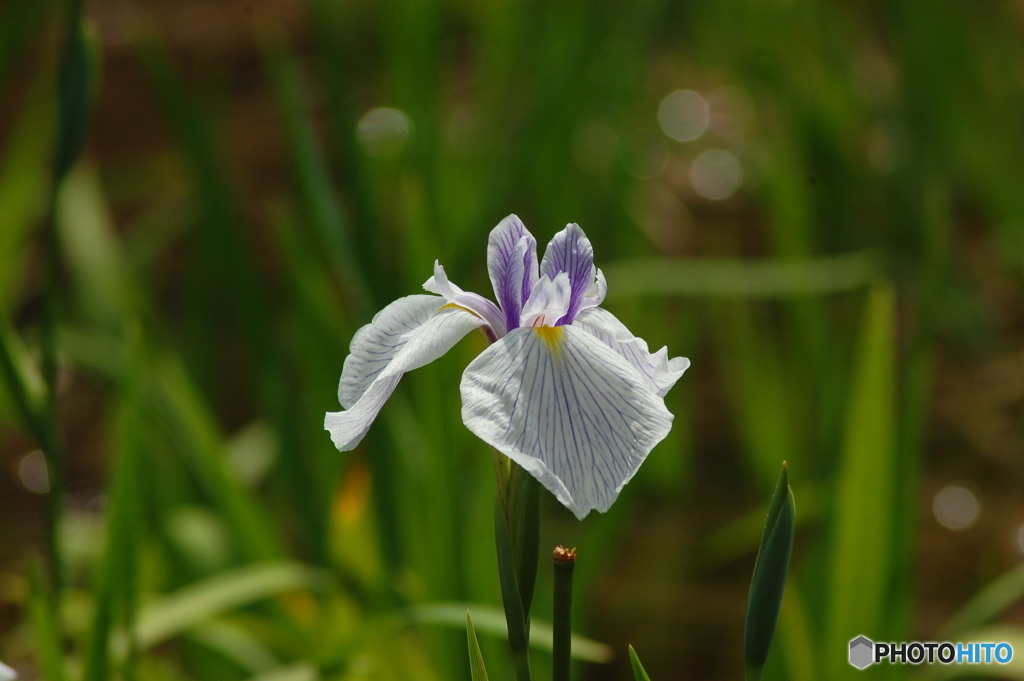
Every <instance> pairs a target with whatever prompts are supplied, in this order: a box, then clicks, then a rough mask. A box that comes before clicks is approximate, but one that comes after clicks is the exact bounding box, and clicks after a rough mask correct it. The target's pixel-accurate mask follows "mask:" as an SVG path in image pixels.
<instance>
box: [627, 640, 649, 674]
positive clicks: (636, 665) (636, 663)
mask: <svg viewBox="0 0 1024 681" xmlns="http://www.w3.org/2000/svg"><path fill="white" fill-rule="evenodd" d="M629 664H630V666H632V667H633V678H634V679H635V681H651V677H649V676H647V671H646V670H645V669H644V666H643V665H642V664H640V656H639V655H637V654H636V651H635V650H633V646H632V645H630V646H629Z"/></svg>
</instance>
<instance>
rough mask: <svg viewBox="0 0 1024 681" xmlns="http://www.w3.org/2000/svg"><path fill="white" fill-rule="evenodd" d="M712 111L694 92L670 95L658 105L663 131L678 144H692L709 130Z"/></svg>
mask: <svg viewBox="0 0 1024 681" xmlns="http://www.w3.org/2000/svg"><path fill="white" fill-rule="evenodd" d="M710 121H711V109H710V107H708V103H707V100H706V99H704V98H703V97H701V96H700V95H699V94H697V93H696V92H694V91H693V90H676V91H675V92H672V93H669V94H668V95H666V96H665V98H664V99H662V100H661V104H659V105H658V125H660V126H661V131H662V132H664V133H665V134H666V135H668V136H669V137H671V138H672V139H674V140H676V141H677V142H691V141H693V140H695V139H697V138H698V137H700V136H701V135H703V134H704V131H705V130H707V128H708V123H709V122H710Z"/></svg>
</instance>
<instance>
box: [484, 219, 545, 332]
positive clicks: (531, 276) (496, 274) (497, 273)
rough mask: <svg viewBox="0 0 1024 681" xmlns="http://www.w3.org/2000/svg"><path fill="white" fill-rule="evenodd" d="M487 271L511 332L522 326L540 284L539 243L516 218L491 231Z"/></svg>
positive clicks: (507, 327) (503, 222)
mask: <svg viewBox="0 0 1024 681" xmlns="http://www.w3.org/2000/svg"><path fill="white" fill-rule="evenodd" d="M487 271H488V273H489V274H490V275H491V284H492V285H493V287H494V297H495V298H496V299H497V301H498V305H499V306H500V307H501V310H502V312H504V314H505V325H506V329H507V330H508V331H511V330H512V329H514V328H516V327H517V326H519V315H520V314H521V312H522V309H523V305H525V304H526V299H527V298H528V297H529V295H530V291H531V289H532V288H533V285H534V284H535V283H536V281H537V240H536V239H534V238H533V235H532V234H530V232H529V230H527V229H526V227H525V226H524V225H523V223H522V221H520V219H519V218H518V217H516V216H515V215H510V216H508V217H507V218H505V219H504V220H502V221H501V222H500V223H498V226H497V227H495V228H494V229H493V230H491V234H490V237H489V238H488V240H487Z"/></svg>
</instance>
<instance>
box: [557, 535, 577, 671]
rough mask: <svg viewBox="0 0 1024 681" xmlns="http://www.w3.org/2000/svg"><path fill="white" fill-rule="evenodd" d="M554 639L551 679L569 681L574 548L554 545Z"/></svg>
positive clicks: (574, 565) (574, 563)
mask: <svg viewBox="0 0 1024 681" xmlns="http://www.w3.org/2000/svg"><path fill="white" fill-rule="evenodd" d="M552 559H553V560H554V564H555V608H554V622H553V627H554V639H553V641H552V644H553V645H552V665H553V666H552V668H551V679H552V681H569V671H570V663H571V661H572V573H573V569H574V568H575V567H576V549H567V548H565V547H564V546H557V547H555V551H554V553H553V555H552Z"/></svg>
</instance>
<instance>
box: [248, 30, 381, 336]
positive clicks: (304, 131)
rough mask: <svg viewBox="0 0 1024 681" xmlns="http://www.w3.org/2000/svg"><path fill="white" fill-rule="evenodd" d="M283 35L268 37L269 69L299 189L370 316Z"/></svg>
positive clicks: (350, 296) (353, 304) (347, 289)
mask: <svg viewBox="0 0 1024 681" xmlns="http://www.w3.org/2000/svg"><path fill="white" fill-rule="evenodd" d="M282 41H283V39H282V38H275V39H268V40H265V41H264V46H263V61H264V68H265V69H266V70H267V72H268V73H269V74H270V78H271V83H272V84H273V87H274V94H275V96H276V99H277V101H278V106H280V107H281V110H282V111H283V113H284V121H285V132H286V133H287V140H288V149H289V151H290V152H291V157H292V163H293V165H294V166H295V168H296V170H297V174H298V183H299V193H300V195H301V197H302V200H303V204H304V205H305V208H306V212H307V214H308V215H309V218H310V222H312V225H313V228H314V229H315V231H316V233H317V235H318V236H319V237H320V240H321V241H322V242H323V244H324V246H325V252H326V254H327V257H328V259H329V262H330V265H331V271H332V272H333V273H334V275H335V276H337V277H339V278H341V280H342V290H343V292H344V294H345V296H346V299H347V301H348V304H349V306H350V309H351V312H352V314H353V315H354V316H356V317H357V318H360V319H361V318H364V317H367V316H368V315H370V314H371V313H372V312H373V310H372V307H373V302H372V301H373V298H372V295H371V293H370V290H369V289H368V288H367V285H366V278H365V276H364V274H363V272H362V267H361V263H360V262H359V259H358V257H357V253H356V251H355V250H354V249H353V242H352V238H351V236H350V235H349V230H348V226H347V225H346V224H345V221H344V219H343V217H342V211H341V208H340V206H339V205H338V202H337V199H336V198H335V196H334V192H333V190H332V183H331V179H330V177H329V176H328V173H327V166H326V164H325V163H324V160H323V157H322V156H321V155H320V151H319V149H320V147H321V146H322V145H320V144H319V143H318V142H317V140H316V134H315V133H314V131H313V126H312V123H311V121H310V120H309V116H308V114H307V113H306V109H307V106H306V98H305V96H304V92H303V78H302V75H301V74H300V72H299V69H298V66H297V65H296V63H295V60H294V59H293V58H292V57H291V56H289V54H288V52H287V50H286V49H285V45H284V43H283V42H282Z"/></svg>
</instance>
